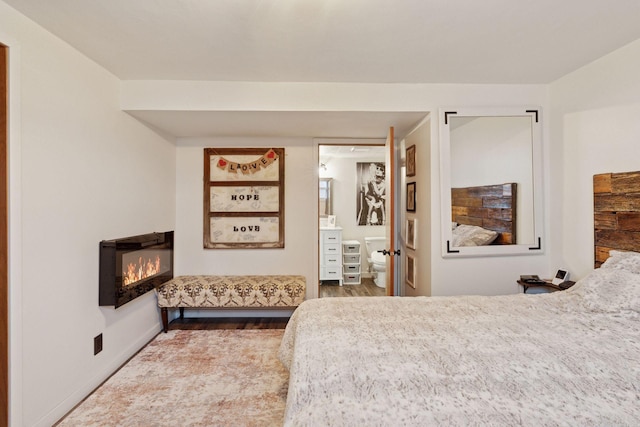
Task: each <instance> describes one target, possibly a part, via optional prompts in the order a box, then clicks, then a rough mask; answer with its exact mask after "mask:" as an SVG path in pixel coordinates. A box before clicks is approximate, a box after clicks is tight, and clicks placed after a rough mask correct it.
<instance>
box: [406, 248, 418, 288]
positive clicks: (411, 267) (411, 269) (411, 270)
mask: <svg viewBox="0 0 640 427" xmlns="http://www.w3.org/2000/svg"><path fill="white" fill-rule="evenodd" d="M406 261H407V277H406V280H405V281H406V282H407V285H409V286H411V287H412V288H413V289H415V288H416V259H415V258H414V257H412V256H411V255H407V257H406Z"/></svg>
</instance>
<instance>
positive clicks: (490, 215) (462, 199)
mask: <svg viewBox="0 0 640 427" xmlns="http://www.w3.org/2000/svg"><path fill="white" fill-rule="evenodd" d="M517 188H518V186H517V184H516V183H515V182H508V183H505V184H496V185H480V186H475V187H463V188H452V189H451V220H452V237H453V242H452V246H454V247H457V246H485V245H511V244H515V243H516V241H517V238H516V237H517V236H516V226H515V225H516V212H517V209H516V200H517Z"/></svg>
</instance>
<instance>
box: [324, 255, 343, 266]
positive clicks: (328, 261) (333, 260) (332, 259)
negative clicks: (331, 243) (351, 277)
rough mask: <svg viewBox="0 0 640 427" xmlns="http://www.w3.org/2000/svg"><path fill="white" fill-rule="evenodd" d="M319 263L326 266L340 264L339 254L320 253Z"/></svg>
mask: <svg viewBox="0 0 640 427" xmlns="http://www.w3.org/2000/svg"><path fill="white" fill-rule="evenodd" d="M320 264H321V265H326V266H335V265H337V266H340V264H341V262H340V254H322V255H320Z"/></svg>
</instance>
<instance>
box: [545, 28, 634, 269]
mask: <svg viewBox="0 0 640 427" xmlns="http://www.w3.org/2000/svg"><path fill="white" fill-rule="evenodd" d="M550 88H551V100H552V105H553V114H552V117H551V119H552V138H553V141H554V144H553V145H551V146H549V147H548V149H549V150H550V155H551V159H552V163H551V166H552V171H553V173H552V175H551V181H552V183H553V188H554V189H556V190H557V191H554V192H553V193H552V198H551V199H550V204H551V209H552V211H551V214H552V215H551V216H552V218H553V220H552V222H551V232H552V236H553V242H552V247H553V249H554V250H553V252H552V263H553V265H554V266H555V267H556V268H558V267H564V268H567V269H568V270H569V272H570V273H571V274H572V278H573V279H578V278H580V277H583V276H584V275H585V274H587V273H588V272H589V271H590V270H591V269H593V262H594V251H593V175H594V174H599V173H606V172H628V171H637V170H640V120H639V119H638V118H639V117H640V40H637V41H635V42H633V43H631V44H629V45H627V46H625V47H623V48H621V49H619V50H617V51H615V52H613V53H611V54H609V55H607V56H605V57H603V58H600V59H598V60H597V61H595V62H593V63H591V64H589V65H587V66H585V67H583V68H581V69H579V70H577V71H575V72H573V73H571V74H569V75H567V76H565V77H563V78H561V79H559V80H557V81H556V82H554V83H553V84H552V85H551V87H550Z"/></svg>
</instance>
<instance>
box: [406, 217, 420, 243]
mask: <svg viewBox="0 0 640 427" xmlns="http://www.w3.org/2000/svg"><path fill="white" fill-rule="evenodd" d="M405 233H406V237H405V239H407V248H409V249H416V239H417V235H418V220H417V219H415V218H412V219H408V220H407V226H406V229H405Z"/></svg>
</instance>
